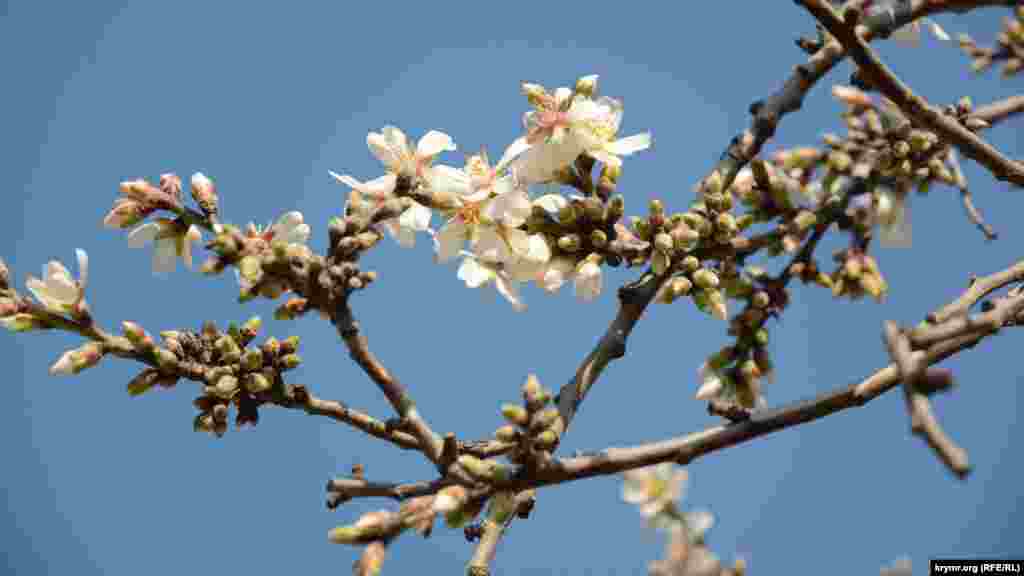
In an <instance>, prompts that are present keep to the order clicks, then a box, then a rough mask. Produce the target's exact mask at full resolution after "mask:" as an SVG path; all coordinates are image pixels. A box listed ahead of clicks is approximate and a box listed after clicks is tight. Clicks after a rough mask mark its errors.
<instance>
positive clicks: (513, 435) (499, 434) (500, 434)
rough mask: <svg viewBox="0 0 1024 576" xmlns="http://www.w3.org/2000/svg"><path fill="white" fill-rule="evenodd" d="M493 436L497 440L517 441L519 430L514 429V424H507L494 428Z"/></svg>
mask: <svg viewBox="0 0 1024 576" xmlns="http://www.w3.org/2000/svg"><path fill="white" fill-rule="evenodd" d="M494 438H495V439H496V440H497V441H499V442H508V443H512V442H517V441H518V439H519V432H518V431H517V430H516V427H515V426H512V425H511V424H508V425H505V426H502V427H501V428H498V429H497V430H495V431H494Z"/></svg>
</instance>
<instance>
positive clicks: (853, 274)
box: [832, 248, 889, 302]
mask: <svg viewBox="0 0 1024 576" xmlns="http://www.w3.org/2000/svg"><path fill="white" fill-rule="evenodd" d="M833 259H834V260H835V261H836V263H837V264H838V267H837V268H836V270H835V271H834V272H833V273H832V295H833V296H836V297H837V298H838V297H842V296H848V297H849V298H850V299H852V300H858V299H860V298H862V297H864V295H865V294H867V295H869V296H871V297H872V298H874V299H875V300H876V301H878V302H881V301H882V300H883V299H884V298H885V294H886V292H888V290H889V285H888V284H886V282H885V278H883V277H882V273H881V271H879V269H878V264H877V263H876V262H875V259H874V258H872V257H871V256H870V255H868V254H865V253H864V252H863V251H860V250H856V249H853V248H846V249H844V250H839V251H837V252H836V253H835V254H834V255H833Z"/></svg>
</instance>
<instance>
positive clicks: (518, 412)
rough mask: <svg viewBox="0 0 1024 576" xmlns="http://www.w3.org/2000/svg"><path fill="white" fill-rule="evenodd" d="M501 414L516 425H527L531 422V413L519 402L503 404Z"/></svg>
mask: <svg viewBox="0 0 1024 576" xmlns="http://www.w3.org/2000/svg"><path fill="white" fill-rule="evenodd" d="M501 415H502V416H504V417H505V420H508V421H509V422H511V423H512V424H515V425H516V426H526V425H527V424H529V423H530V415H529V414H528V413H527V412H526V408H523V407H522V406H520V405H519V404H502V406H501Z"/></svg>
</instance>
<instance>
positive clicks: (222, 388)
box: [213, 374, 238, 400]
mask: <svg viewBox="0 0 1024 576" xmlns="http://www.w3.org/2000/svg"><path fill="white" fill-rule="evenodd" d="M237 391H238V378H235V377H234V376H231V375H230V374H225V375H223V376H221V377H220V378H219V379H218V380H217V384H216V385H215V386H214V387H213V393H214V394H216V395H217V397H219V398H223V399H224V400H230V399H231V397H232V396H234V395H235V392H237Z"/></svg>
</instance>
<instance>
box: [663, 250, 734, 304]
mask: <svg viewBox="0 0 1024 576" xmlns="http://www.w3.org/2000/svg"><path fill="white" fill-rule="evenodd" d="M721 268H727V266H726V265H724V264H723V265H722V266H721ZM722 276H723V275H722V273H721V269H719V270H717V271H716V270H714V269H712V268H710V267H708V266H704V265H701V262H700V260H698V259H697V257H696V256H694V255H692V254H690V255H687V256H685V257H683V258H682V259H681V260H680V261H679V266H678V272H676V273H674V274H673V276H672V277H671V278H669V279H668V280H666V281H665V282H664V283H663V284H662V285H661V288H660V289H659V290H658V293H657V294H656V295H655V301H657V302H660V303H663V304H671V303H672V302H675V301H676V300H677V299H678V298H679V297H680V296H686V295H688V296H690V298H692V299H693V303H694V304H696V306H697V308H698V309H700V310H701V311H702V312H706V313H708V314H711V315H712V316H714V317H715V318H718V319H719V320H726V319H727V318H728V317H729V308H728V304H727V302H726V293H727V292H726V288H727V287H726V285H725V283H723V281H722ZM747 288H749V286H747ZM728 289H729V295H731V296H734V297H741V296H742V294H741V293H742V292H743V291H744V286H743V285H742V284H740V283H739V282H736V278H735V277H734V276H729V283H728Z"/></svg>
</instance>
